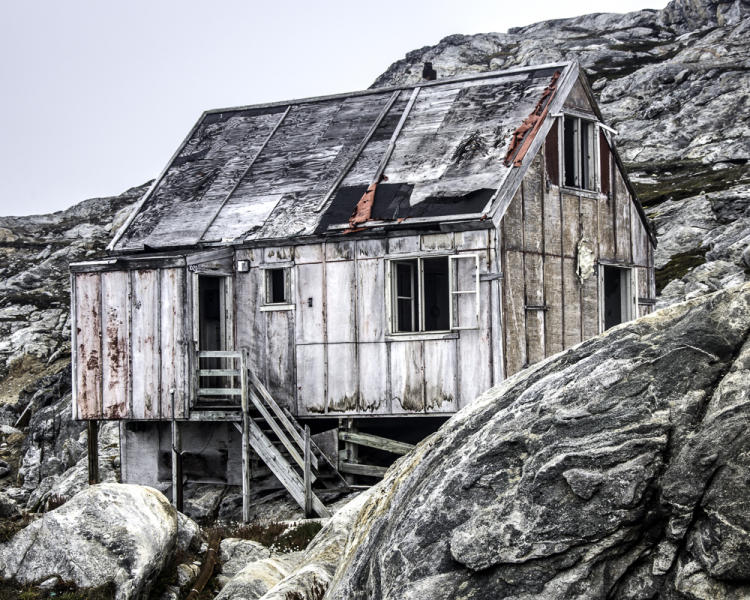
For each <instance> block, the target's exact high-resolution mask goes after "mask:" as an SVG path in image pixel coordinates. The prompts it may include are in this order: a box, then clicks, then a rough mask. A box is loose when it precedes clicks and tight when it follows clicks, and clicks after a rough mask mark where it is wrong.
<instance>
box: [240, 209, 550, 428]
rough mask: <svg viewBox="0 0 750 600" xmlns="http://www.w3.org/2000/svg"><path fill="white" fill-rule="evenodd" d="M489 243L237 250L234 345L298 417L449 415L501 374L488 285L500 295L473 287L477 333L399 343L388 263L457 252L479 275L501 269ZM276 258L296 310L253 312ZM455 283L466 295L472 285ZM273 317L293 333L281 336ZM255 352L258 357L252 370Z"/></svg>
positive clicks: (459, 238) (446, 240) (458, 236)
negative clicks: (392, 323) (241, 265)
mask: <svg viewBox="0 0 750 600" xmlns="http://www.w3.org/2000/svg"><path fill="white" fill-rule="evenodd" d="M539 210H541V208H540V209H539ZM539 217H540V218H539V223H538V228H541V213H540V215H539ZM519 222H520V221H519ZM493 244H494V235H493V234H492V232H491V231H490V230H487V229H484V230H480V231H466V232H459V233H440V234H424V235H409V236H396V237H391V238H387V239H380V240H344V241H337V242H329V243H326V244H313V245H310V246H304V247H303V246H300V247H296V248H294V250H293V251H292V252H290V251H289V250H288V249H281V248H278V249H276V248H267V249H264V250H263V251H262V252H259V251H257V250H239V251H238V254H237V258H238V260H250V262H251V269H250V272H249V273H241V274H238V281H237V286H238V287H237V293H238V313H237V315H238V318H237V340H238V344H239V346H240V347H247V348H248V349H249V350H250V354H251V368H254V369H256V372H257V373H258V376H259V377H260V378H261V379H263V380H264V381H265V383H266V384H267V385H268V386H269V390H270V391H271V393H272V394H274V396H275V397H276V399H277V400H278V401H279V402H280V403H282V404H285V405H286V406H287V407H288V408H289V409H290V410H292V411H293V412H297V414H300V415H313V416H314V415H323V414H330V415H340V414H361V415H377V414H406V413H415V412H417V413H425V412H427V413H451V412H455V411H456V410H458V409H459V408H460V407H461V406H463V405H464V404H466V403H468V402H470V401H471V400H473V399H474V398H475V397H476V396H478V395H479V394H480V393H482V392H483V391H485V390H486V389H487V388H489V387H490V386H491V385H492V384H493V383H496V382H498V381H499V380H500V379H501V377H502V368H501V367H500V368H498V369H495V368H494V366H493V364H494V363H493V361H494V360H495V356H496V355H497V357H501V356H502V343H501V341H500V340H499V336H501V335H502V329H501V326H500V322H499V321H497V319H499V317H500V316H501V311H500V310H498V311H497V312H498V314H497V315H494V314H493V311H492V308H491V307H492V293H491V288H492V286H495V287H497V288H498V289H500V286H499V282H498V281H497V280H495V281H482V282H481V284H480V296H481V301H480V316H479V317H480V329H479V330H465V331H461V332H460V334H459V333H453V334H450V335H447V336H445V339H419V338H418V336H417V337H416V338H415V337H414V336H407V339H403V338H401V339H399V338H398V337H397V336H391V335H390V333H389V331H388V327H389V324H388V320H387V313H386V308H385V306H386V298H387V293H388V292H387V287H388V281H387V278H386V263H387V260H388V257H397V256H399V255H405V256H413V255H415V254H420V253H438V254H440V255H445V254H446V253H454V252H458V253H459V254H460V253H467V254H478V255H479V256H480V272H482V273H486V272H490V271H491V270H493V269H495V270H496V271H497V270H499V267H498V265H495V264H494V263H493V262H492V261H491V255H490V248H491V247H492V245H493ZM279 260H282V261H286V262H282V263H279V264H284V265H285V266H288V268H290V269H291V274H292V281H293V282H294V283H293V286H292V288H293V292H292V303H293V304H294V309H293V310H285V311H281V310H279V311H276V310H272V309H270V310H264V311H260V310H259V308H260V306H261V305H262V303H263V295H262V292H258V291H257V290H258V289H262V288H263V286H264V281H263V278H262V272H263V269H264V268H265V267H267V266H270V265H271V262H270V261H279ZM467 264H468V263H467ZM462 285H463V287H464V288H470V287H471V285H473V280H472V281H467V282H462ZM253 290H256V291H255V292H254V291H253ZM249 297H252V298H255V300H254V301H252V300H247V301H246V299H248V298H249ZM468 307H469V305H468V303H466V306H465V307H463V310H466V309H467V308H468ZM269 308H270V307H269ZM498 308H499V303H498ZM251 311H252V312H253V314H249V313H250V312H251ZM463 316H464V320H465V321H466V322H471V321H473V320H474V317H473V314H472V315H471V318H469V316H470V315H468V314H467V315H463ZM281 320H284V321H285V322H286V323H287V326H290V327H291V329H290V330H289V331H288V337H287V338H284V328H283V327H282V326H280V325H279V321H281ZM289 324H291V325H289ZM493 332H494V333H495V335H497V336H498V340H497V343H496V344H495V345H496V346H497V348H499V349H497V350H493V344H494V338H493ZM285 342H286V343H287V346H284V343H285ZM254 349H255V350H254ZM253 354H256V355H257V356H261V355H265V357H264V358H262V359H258V360H259V361H260V362H258V363H254V362H253V360H252V355H253ZM288 357H291V361H290V360H289V358H288ZM290 362H291V365H290ZM256 364H257V366H253V365H256ZM284 365H286V366H284Z"/></svg>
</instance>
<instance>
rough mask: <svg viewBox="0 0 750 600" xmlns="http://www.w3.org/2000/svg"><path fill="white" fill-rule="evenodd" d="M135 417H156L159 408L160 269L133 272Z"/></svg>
mask: <svg viewBox="0 0 750 600" xmlns="http://www.w3.org/2000/svg"><path fill="white" fill-rule="evenodd" d="M130 277H131V279H130V287H131V290H132V309H131V315H132V316H131V332H132V334H131V346H132V369H133V375H132V377H133V384H132V386H133V388H132V389H133V407H132V415H131V416H132V418H134V419H157V418H159V410H160V401H159V400H160V393H159V390H160V380H161V377H160V375H161V364H160V359H159V345H160V339H159V336H160V328H159V315H160V312H159V290H160V285H159V271H158V270H156V269H145V270H135V271H131V273H130Z"/></svg>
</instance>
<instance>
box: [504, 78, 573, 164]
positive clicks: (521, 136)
mask: <svg viewBox="0 0 750 600" xmlns="http://www.w3.org/2000/svg"><path fill="white" fill-rule="evenodd" d="M560 74H561V71H555V74H554V75H552V81H550V84H549V85H548V86H547V87H546V88H544V92H542V97H541V98H539V102H537V103H536V106H535V107H534V110H532V111H531V114H530V115H529V116H528V117H526V118H525V119H524V120H523V123H521V124H520V125H519V126H518V128H517V129H516V130H515V131H514V132H513V135H512V136H511V138H510V145H509V147H508V153H507V154H506V155H505V161H504V162H505V166H506V167H509V166H511V163H512V164H513V166H514V167H520V166H521V162H522V161H523V157H524V156H526V152H528V150H529V146H531V142H532V141H533V140H534V138H535V137H536V133H537V131H539V128H540V127H541V126H542V123H544V118H545V117H546V116H547V112H548V111H549V105H550V102H552V98H554V96H555V92H557V80H558V79H560Z"/></svg>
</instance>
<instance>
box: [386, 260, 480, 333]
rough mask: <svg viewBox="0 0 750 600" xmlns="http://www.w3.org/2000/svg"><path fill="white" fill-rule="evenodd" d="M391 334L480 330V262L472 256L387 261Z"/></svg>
mask: <svg viewBox="0 0 750 600" xmlns="http://www.w3.org/2000/svg"><path fill="white" fill-rule="evenodd" d="M388 273H389V286H390V307H391V310H390V320H391V327H390V331H391V333H418V332H434V331H451V330H457V329H476V328H477V327H479V261H478V257H477V255H475V254H468V255H462V254H457V255H451V256H419V257H415V258H404V259H393V260H390V261H388Z"/></svg>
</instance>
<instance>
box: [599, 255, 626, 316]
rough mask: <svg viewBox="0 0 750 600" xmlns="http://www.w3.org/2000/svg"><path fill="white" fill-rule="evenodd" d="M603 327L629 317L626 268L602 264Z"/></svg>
mask: <svg viewBox="0 0 750 600" xmlns="http://www.w3.org/2000/svg"><path fill="white" fill-rule="evenodd" d="M603 268H604V329H609V328H610V327H614V326H615V325H619V324H620V323H624V322H625V321H628V320H629V319H630V314H629V310H628V301H629V292H628V275H629V272H628V271H629V270H628V269H621V268H619V267H610V266H604V267H603Z"/></svg>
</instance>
